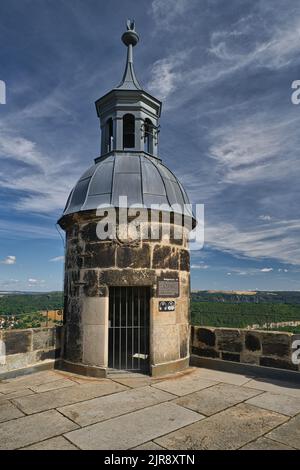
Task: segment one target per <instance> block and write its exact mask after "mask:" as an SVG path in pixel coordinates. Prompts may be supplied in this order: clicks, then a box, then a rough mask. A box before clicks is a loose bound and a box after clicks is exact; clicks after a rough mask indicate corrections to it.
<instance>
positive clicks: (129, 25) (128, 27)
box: [126, 20, 135, 31]
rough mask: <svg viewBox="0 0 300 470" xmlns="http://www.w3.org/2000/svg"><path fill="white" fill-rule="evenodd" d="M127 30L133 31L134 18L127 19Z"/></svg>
mask: <svg viewBox="0 0 300 470" xmlns="http://www.w3.org/2000/svg"><path fill="white" fill-rule="evenodd" d="M126 25H127V31H134V30H135V21H134V20H127V23H126Z"/></svg>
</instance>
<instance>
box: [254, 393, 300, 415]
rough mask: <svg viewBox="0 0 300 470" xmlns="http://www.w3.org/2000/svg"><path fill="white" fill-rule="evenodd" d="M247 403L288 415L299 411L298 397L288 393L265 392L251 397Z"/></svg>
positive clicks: (299, 399) (299, 400)
mask: <svg viewBox="0 0 300 470" xmlns="http://www.w3.org/2000/svg"><path fill="white" fill-rule="evenodd" d="M247 403H249V404H250V405H255V406H259V407H261V408H264V409H266V410H271V411H276V412H277V413H281V414H283V415H288V416H295V415H296V414H298V413H300V398H295V397H291V396H289V395H278V394H276V393H271V392H265V393H263V394H261V395H258V396H256V397H254V398H251V399H250V400H248V401H247Z"/></svg>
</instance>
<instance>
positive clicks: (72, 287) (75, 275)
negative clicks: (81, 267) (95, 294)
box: [67, 270, 80, 297]
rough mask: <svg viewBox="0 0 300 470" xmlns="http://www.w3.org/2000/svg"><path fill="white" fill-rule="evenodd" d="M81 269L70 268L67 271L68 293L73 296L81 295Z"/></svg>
mask: <svg viewBox="0 0 300 470" xmlns="http://www.w3.org/2000/svg"><path fill="white" fill-rule="evenodd" d="M79 280H80V271H78V270H70V271H68V273H67V286H68V287H67V293H68V295H69V296H71V297H78V296H79Z"/></svg>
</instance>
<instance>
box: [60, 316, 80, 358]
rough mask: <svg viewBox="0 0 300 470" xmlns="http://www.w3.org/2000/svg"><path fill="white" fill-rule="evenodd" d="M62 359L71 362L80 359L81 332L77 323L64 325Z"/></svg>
mask: <svg viewBox="0 0 300 470" xmlns="http://www.w3.org/2000/svg"><path fill="white" fill-rule="evenodd" d="M64 358H65V359H67V360H69V361H72V362H80V361H81V359H82V330H81V328H80V325H79V324H77V323H68V325H66V330H65V346H64Z"/></svg>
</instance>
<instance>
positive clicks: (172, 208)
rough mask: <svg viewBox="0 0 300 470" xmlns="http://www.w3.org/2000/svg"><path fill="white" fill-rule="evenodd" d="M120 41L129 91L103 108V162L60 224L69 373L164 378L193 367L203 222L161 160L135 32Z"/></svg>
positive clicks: (107, 98) (153, 103)
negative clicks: (138, 69) (194, 235)
mask: <svg viewBox="0 0 300 470" xmlns="http://www.w3.org/2000/svg"><path fill="white" fill-rule="evenodd" d="M122 41H123V43H124V44H125V45H126V46H127V60H126V66H125V72H124V75H123V78H122V80H121V83H120V84H119V85H118V86H117V87H116V88H114V89H112V90H111V91H110V92H109V93H107V94H106V95H104V96H102V98H100V99H99V100H97V101H96V110H97V115H98V117H99V119H100V126H101V155H100V156H99V157H97V158H96V159H95V163H94V165H92V166H91V167H90V168H89V169H88V170H87V171H86V172H85V173H84V174H83V175H82V177H81V178H80V179H79V181H78V182H77V183H76V185H75V187H74V189H73V190H72V192H71V194H70V196H69V199H68V201H67V204H66V207H65V209H64V212H63V215H62V217H61V218H60V219H59V221H58V223H59V225H60V226H61V227H62V228H63V229H64V230H65V231H66V263H65V288H64V293H65V307H64V345H63V352H62V354H63V366H64V367H65V368H67V369H69V370H74V371H77V372H82V373H83V374H88V375H94V376H105V375H106V372H107V370H109V369H124V370H135V371H143V372H146V373H150V374H152V375H160V374H165V373H169V372H172V371H177V370H180V369H183V368H185V367H187V366H188V364H189V297H190V264H189V250H188V235H189V231H190V230H191V227H192V226H194V225H195V220H194V218H193V214H192V212H191V210H190V208H189V207H188V204H189V201H188V197H187V195H186V193H185V190H184V189H183V187H182V185H181V184H180V182H179V181H178V179H177V178H176V177H175V175H174V174H173V173H172V172H171V171H170V170H169V169H168V168H167V167H166V166H165V165H164V164H163V163H162V161H161V159H160V158H159V156H158V134H159V118H160V113H161V102H160V101H159V100H158V99H157V98H155V97H154V96H152V95H150V94H149V93H147V92H146V91H144V90H143V89H142V87H141V85H140V84H139V82H138V80H137V78H136V75H135V72H134V67H133V47H134V46H135V45H136V44H137V43H138V41H139V36H138V34H137V32H136V31H135V26H134V23H132V22H130V21H129V22H128V23H127V31H126V32H125V33H124V34H123V36H122ZM176 138H177V136H176V135H175V136H174V139H176ZM84 158H85V156H84ZM132 205H136V206H137V207H138V209H135V210H134V209H132ZM153 205H155V209H154V210H153ZM99 206H100V208H99ZM128 209H129V212H128ZM124 212H125V214H126V217H125V220H124ZM113 215H115V217H116V220H114V218H113ZM139 217H140V219H139ZM137 221H139V223H137ZM134 223H136V225H134ZM169 231H170V233H169Z"/></svg>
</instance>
